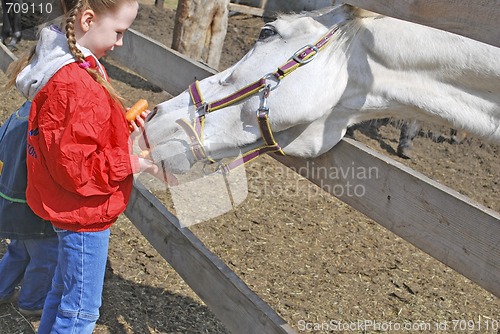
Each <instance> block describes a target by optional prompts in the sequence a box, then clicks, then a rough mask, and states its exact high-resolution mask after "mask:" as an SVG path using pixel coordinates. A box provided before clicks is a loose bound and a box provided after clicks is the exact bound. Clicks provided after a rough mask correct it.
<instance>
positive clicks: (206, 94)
mask: <svg viewBox="0 0 500 334" xmlns="http://www.w3.org/2000/svg"><path fill="white" fill-rule="evenodd" d="M351 19H352V13H351V11H350V10H346V8H345V7H336V8H335V9H334V10H329V11H327V12H324V11H322V12H321V11H318V12H314V13H308V14H300V15H293V16H285V17H282V18H280V19H278V20H276V21H275V22H272V23H269V24H266V25H265V26H264V27H263V28H262V30H261V33H260V36H259V38H258V40H257V41H256V43H255V45H254V46H253V48H252V49H251V50H250V51H249V52H248V53H247V54H246V55H245V56H244V57H243V58H242V59H241V60H240V61H238V62H237V63H236V64H235V65H233V66H232V67H230V68H228V69H226V70H225V71H222V72H220V73H218V74H216V75H214V76H212V77H209V78H207V79H204V80H202V81H200V82H199V83H197V86H196V89H195V90H196V92H194V93H195V94H196V93H198V94H200V95H202V96H203V102H205V103H206V104H203V102H202V103H201V104H202V106H198V107H197V106H196V101H194V100H193V98H192V95H193V91H191V94H190V92H189V90H188V91H186V92H184V93H182V94H180V95H178V96H177V97H175V98H172V99H171V100H168V101H166V102H164V103H161V104H159V105H158V106H156V107H155V110H154V112H153V113H152V115H151V116H150V117H149V118H148V120H147V123H146V134H147V141H148V144H149V145H150V146H151V148H152V150H151V156H152V157H153V159H154V160H155V161H163V162H164V163H165V166H166V167H167V169H169V170H171V171H173V172H175V173H183V172H186V171H187V170H189V169H190V168H191V166H192V165H193V164H194V163H195V162H196V161H197V160H198V159H197V157H196V154H193V150H192V148H193V141H192V140H190V138H189V137H190V131H189V130H188V131H186V126H185V124H184V125H183V124H182V123H181V122H179V120H190V121H193V120H194V119H195V118H196V116H198V115H199V113H200V112H201V113H205V111H204V110H203V108H206V106H210V104H211V103H213V102H217V101H221V100H222V102H220V103H223V104H224V105H223V106H222V107H221V108H217V110H215V111H213V112H210V113H205V116H204V119H203V123H204V124H203V128H204V129H203V133H200V138H199V139H200V142H202V145H203V148H202V149H203V150H204V153H205V154H206V157H207V158H209V159H211V160H220V159H223V158H228V157H234V156H238V155H239V154H240V153H241V152H247V151H251V150H254V149H256V148H258V147H260V146H262V145H264V146H265V145H266V143H265V140H264V139H263V138H262V133H261V132H262V130H261V127H260V126H259V120H258V117H257V114H258V112H259V109H260V110H262V108H263V107H264V108H266V110H268V120H269V127H270V129H271V132H272V133H271V136H274V139H275V141H276V143H277V144H279V145H280V147H281V148H282V149H283V151H284V153H286V154H292V155H302V156H313V155H317V154H319V153H322V152H324V151H326V150H327V149H329V148H331V147H332V146H334V145H335V144H336V143H337V142H338V141H339V140H340V139H341V138H342V136H343V135H344V133H345V130H346V128H347V125H348V122H349V120H348V119H345V118H333V117H329V114H330V112H331V110H332V106H334V105H335V104H336V103H337V101H338V100H339V98H340V96H341V95H342V93H343V91H344V88H345V85H346V83H347V71H346V66H345V63H346V59H345V50H343V48H344V44H343V43H344V40H345V38H346V37H345V36H344V35H345V34H344V33H343V31H341V30H340V29H337V30H335V31H334V33H333V34H332V36H330V37H331V39H332V41H328V46H326V47H325V49H324V50H318V51H312V53H314V54H313V55H310V57H311V58H312V57H314V61H310V60H312V59H307V60H305V61H304V62H307V61H309V62H308V63H307V65H306V64H303V65H302V64H299V65H297V68H296V69H295V70H294V71H293V73H290V76H288V73H287V76H286V77H281V78H280V77H278V76H277V75H274V73H275V72H276V71H277V70H278V68H279V67H280V65H284V64H286V63H287V61H289V60H290V58H291V57H293V56H294V55H295V56H296V55H298V54H299V53H300V52H301V51H304V50H306V49H307V48H308V46H313V45H314V43H315V42H316V41H318V40H319V39H321V38H322V36H325V34H327V33H328V32H329V31H331V29H332V27H337V26H339V25H341V24H347V23H348V22H350V20H351ZM297 50H300V51H297ZM332 57H334V58H336V59H337V61H335V62H332V61H331V58H332ZM292 65H295V64H292ZM292 77H293V78H292ZM299 83H300V84H299ZM252 84H256V85H255V90H254V91H253V92H251V94H247V95H245V92H242V91H243V90H244V88H245V87H248V86H249V85H250V86H251V85H252ZM266 87H267V88H266ZM231 98H233V99H232V100H231ZM224 99H226V100H229V101H223V100H224ZM224 102H227V103H224ZM193 124H194V126H193V127H196V122H194V123H193ZM325 127H327V128H328V136H325V137H324V138H318V137H317V136H316V135H315V134H316V133H318V132H323V131H324V129H325Z"/></svg>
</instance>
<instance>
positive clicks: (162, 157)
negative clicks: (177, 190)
mask: <svg viewBox="0 0 500 334" xmlns="http://www.w3.org/2000/svg"><path fill="white" fill-rule="evenodd" d="M150 154H151V159H153V161H154V162H155V163H156V164H157V165H159V166H160V167H161V168H165V169H166V171H168V172H169V173H173V174H185V173H187V172H188V171H189V170H190V169H191V167H192V166H193V165H194V163H195V160H194V157H193V156H192V154H190V152H189V148H188V144H187V143H186V142H183V141H169V142H165V143H163V144H161V145H158V146H156V147H154V148H153V149H152V150H151V153H150Z"/></svg>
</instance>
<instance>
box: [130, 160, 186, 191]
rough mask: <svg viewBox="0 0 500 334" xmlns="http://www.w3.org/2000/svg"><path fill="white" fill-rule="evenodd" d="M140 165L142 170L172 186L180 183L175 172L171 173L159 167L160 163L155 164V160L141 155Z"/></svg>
mask: <svg viewBox="0 0 500 334" xmlns="http://www.w3.org/2000/svg"><path fill="white" fill-rule="evenodd" d="M139 166H140V168H141V172H146V173H149V174H151V175H153V176H154V177H156V178H157V179H159V180H161V181H163V182H166V183H168V184H169V185H171V186H176V185H178V184H179V182H178V181H177V178H176V177H175V176H174V175H173V174H170V173H169V172H167V171H166V170H164V169H163V168H160V167H158V165H156V164H154V162H153V161H152V160H150V159H145V158H141V157H139Z"/></svg>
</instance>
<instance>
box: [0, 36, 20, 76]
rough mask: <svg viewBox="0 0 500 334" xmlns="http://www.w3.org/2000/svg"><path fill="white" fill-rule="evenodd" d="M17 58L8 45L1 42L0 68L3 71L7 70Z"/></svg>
mask: <svg viewBox="0 0 500 334" xmlns="http://www.w3.org/2000/svg"><path fill="white" fill-rule="evenodd" d="M16 59H17V58H16V56H15V55H14V54H13V53H12V52H11V51H10V50H9V49H7V46H5V44H3V43H0V69H1V70H2V71H3V72H5V71H7V67H9V65H10V63H12V62H13V61H14V60H16Z"/></svg>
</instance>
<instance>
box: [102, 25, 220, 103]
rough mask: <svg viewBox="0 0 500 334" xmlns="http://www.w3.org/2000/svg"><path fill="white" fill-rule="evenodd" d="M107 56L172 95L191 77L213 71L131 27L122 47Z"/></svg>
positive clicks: (203, 76) (186, 84) (185, 85)
mask: <svg viewBox="0 0 500 334" xmlns="http://www.w3.org/2000/svg"><path fill="white" fill-rule="evenodd" d="M109 55H110V56H111V57H112V58H113V59H116V60H117V61H118V62H120V63H121V64H123V65H125V66H127V67H128V68H130V69H131V70H133V71H135V72H136V73H138V74H139V75H141V76H142V77H144V78H145V79H146V80H148V81H149V82H151V83H152V84H155V85H157V86H159V87H161V88H162V89H164V90H166V91H167V92H169V93H170V94H173V95H177V94H180V93H181V92H183V91H185V90H186V89H187V87H188V85H189V84H191V83H192V82H194V81H195V80H201V79H204V78H206V77H207V76H210V75H213V74H215V73H216V71H215V70H213V69H211V68H210V67H208V66H206V65H203V64H201V63H199V62H195V61H192V60H190V59H188V58H186V57H185V56H183V55H182V54H181V53H179V52H177V51H175V50H172V49H170V48H168V47H166V46H165V45H163V44H161V43H159V42H157V41H155V40H153V39H151V38H149V37H148V36H146V35H143V34H141V33H140V32H138V31H135V30H133V29H129V30H128V31H127V33H126V35H125V38H124V39H123V46H122V47H119V48H115V50H113V51H112V52H110V53H109Z"/></svg>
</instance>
